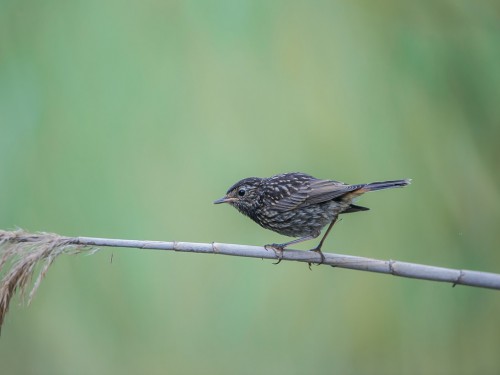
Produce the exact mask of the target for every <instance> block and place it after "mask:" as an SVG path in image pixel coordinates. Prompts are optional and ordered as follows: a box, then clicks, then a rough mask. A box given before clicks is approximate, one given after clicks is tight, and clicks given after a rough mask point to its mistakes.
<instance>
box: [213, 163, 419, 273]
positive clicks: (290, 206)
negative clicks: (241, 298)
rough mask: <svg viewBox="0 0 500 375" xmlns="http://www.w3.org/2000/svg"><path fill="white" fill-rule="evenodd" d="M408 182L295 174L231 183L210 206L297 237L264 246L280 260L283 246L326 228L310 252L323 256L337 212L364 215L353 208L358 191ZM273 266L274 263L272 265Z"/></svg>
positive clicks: (252, 178)
mask: <svg viewBox="0 0 500 375" xmlns="http://www.w3.org/2000/svg"><path fill="white" fill-rule="evenodd" d="M410 183H411V179H402V180H392V181H382V182H371V183H367V184H354V185H349V184H345V183H343V182H340V181H335V180H322V179H318V178H315V177H313V176H311V175H309V174H306V173H301V172H290V173H283V174H278V175H274V176H271V177H267V178H259V177H248V178H244V179H242V180H240V181H238V182H236V183H235V184H233V185H232V186H231V187H230V188H229V189H228V190H227V192H226V194H225V195H224V196H223V197H222V198H220V199H217V200H216V201H214V202H213V203H214V204H221V203H228V204H229V205H231V206H233V207H234V208H236V209H237V210H238V211H239V212H240V213H242V214H243V215H245V216H248V217H249V218H250V219H252V220H253V221H254V222H256V223H257V224H259V225H260V226H261V227H263V228H265V229H269V230H272V231H274V232H276V233H279V234H282V235H285V236H289V237H297V238H296V239H294V240H292V241H289V242H285V243H279V244H278V243H273V244H269V245H265V246H264V247H265V248H266V249H268V248H271V249H273V250H274V251H275V254H276V256H277V257H278V259H279V260H278V262H277V263H279V262H281V259H282V257H283V251H284V249H285V248H286V247H288V246H290V245H293V244H297V243H300V242H304V241H308V240H312V239H314V238H317V237H318V236H319V235H320V234H321V231H322V229H323V228H324V227H326V226H327V225H328V228H327V230H326V232H325V234H324V235H323V237H322V238H321V240H320V242H319V244H318V245H317V246H316V247H314V248H312V249H310V251H314V252H316V253H318V254H319V255H320V256H321V261H320V263H318V264H321V263H323V262H324V260H325V257H324V255H323V253H322V251H321V248H322V246H323V243H324V242H325V239H326V237H327V236H328V234H329V233H330V230H331V229H332V227H333V226H334V224H335V222H336V221H337V219H338V216H339V215H340V214H346V213H352V212H360V211H367V210H369V208H367V207H363V206H358V205H356V204H354V203H353V202H354V200H355V199H356V198H358V197H359V196H361V195H362V194H364V193H367V192H370V191H376V190H383V189H390V188H396V187H404V186H407V185H409V184H410ZM277 263H276V264H277Z"/></svg>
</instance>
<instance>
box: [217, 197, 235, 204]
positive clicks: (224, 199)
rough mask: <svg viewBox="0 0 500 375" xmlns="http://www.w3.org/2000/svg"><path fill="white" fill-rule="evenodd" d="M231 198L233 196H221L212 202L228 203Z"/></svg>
mask: <svg viewBox="0 0 500 375" xmlns="http://www.w3.org/2000/svg"><path fill="white" fill-rule="evenodd" d="M232 200H233V198H228V197H222V198H221V199H217V200H216V201H214V204H220V203H229V202H231V201H232Z"/></svg>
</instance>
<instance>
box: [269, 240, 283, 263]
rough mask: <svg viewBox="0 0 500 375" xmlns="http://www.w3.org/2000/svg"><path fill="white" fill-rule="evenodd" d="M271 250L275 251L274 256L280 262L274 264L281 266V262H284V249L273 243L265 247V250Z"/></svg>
mask: <svg viewBox="0 0 500 375" xmlns="http://www.w3.org/2000/svg"><path fill="white" fill-rule="evenodd" d="M269 248H270V249H272V250H273V251H274V254H275V255H276V257H277V258H278V261H277V262H276V263H273V264H280V263H281V261H282V260H283V251H284V247H283V246H282V245H280V244H277V243H273V244H270V245H264V249H266V250H269Z"/></svg>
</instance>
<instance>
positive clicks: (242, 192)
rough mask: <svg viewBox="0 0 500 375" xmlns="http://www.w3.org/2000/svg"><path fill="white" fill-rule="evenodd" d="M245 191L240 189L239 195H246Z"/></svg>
mask: <svg viewBox="0 0 500 375" xmlns="http://www.w3.org/2000/svg"><path fill="white" fill-rule="evenodd" d="M245 193H246V191H245V189H240V190H238V195H239V196H240V197H242V196H244V195H245Z"/></svg>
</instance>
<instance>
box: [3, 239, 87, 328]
mask: <svg viewBox="0 0 500 375" xmlns="http://www.w3.org/2000/svg"><path fill="white" fill-rule="evenodd" d="M88 251H92V248H91V247H88V246H82V245H75V244H71V238H67V237H61V236H58V235H55V234H51V233H37V234H34V233H28V232H25V231H23V230H17V231H11V232H7V231H2V230H0V278H1V279H0V280H1V281H0V332H1V329H2V324H3V321H4V319H5V315H6V314H7V311H8V309H9V304H10V302H11V299H12V297H13V296H14V295H15V293H16V292H20V295H21V299H22V300H24V301H26V303H27V304H29V303H30V302H31V299H32V298H33V295H34V294H35V292H36V290H37V288H38V287H39V286H40V283H41V281H42V279H43V278H44V276H45V274H46V272H47V270H48V268H49V267H50V265H51V264H52V263H53V262H54V260H55V259H56V258H57V257H58V256H59V255H61V254H79V253H82V252H88ZM38 265H40V266H41V268H40V270H39V272H38V276H37V277H36V280H35V282H34V283H33V286H32V287H31V290H30V292H29V294H28V298H27V299H26V290H27V289H28V287H29V285H30V284H31V281H32V279H33V276H34V274H35V273H36V270H37V268H38V267H37V266H38Z"/></svg>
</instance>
